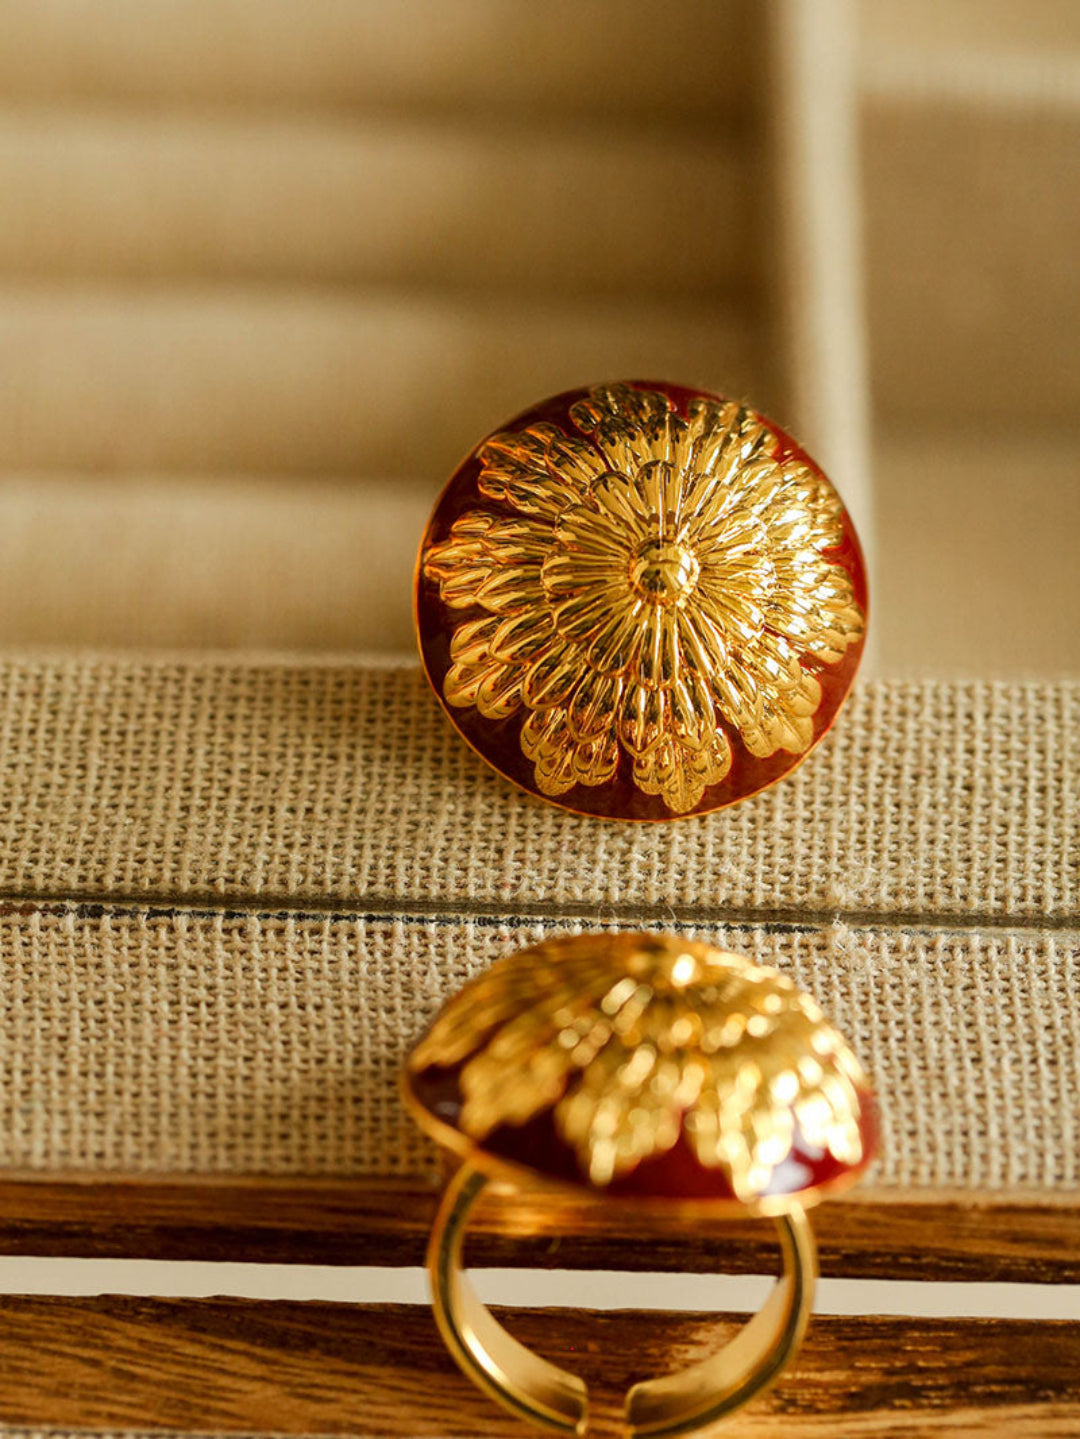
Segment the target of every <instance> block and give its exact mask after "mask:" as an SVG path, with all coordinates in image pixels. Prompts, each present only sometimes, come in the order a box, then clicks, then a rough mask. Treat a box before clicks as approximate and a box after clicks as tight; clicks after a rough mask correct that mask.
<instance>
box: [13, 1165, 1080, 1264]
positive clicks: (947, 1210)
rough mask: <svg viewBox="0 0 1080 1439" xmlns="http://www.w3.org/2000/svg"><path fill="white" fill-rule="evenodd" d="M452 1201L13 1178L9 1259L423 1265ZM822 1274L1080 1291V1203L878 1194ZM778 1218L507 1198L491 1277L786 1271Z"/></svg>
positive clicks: (830, 1249)
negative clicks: (777, 1239)
mask: <svg viewBox="0 0 1080 1439" xmlns="http://www.w3.org/2000/svg"><path fill="white" fill-rule="evenodd" d="M436 1200H437V1194H436V1191H435V1190H434V1189H433V1188H431V1187H430V1186H429V1185H425V1184H423V1183H421V1182H402V1181H393V1180H379V1179H372V1178H367V1179H357V1180H330V1179H311V1180H302V1179H296V1178H292V1177H290V1178H286V1179H279V1178H274V1177H271V1176H267V1177H254V1176H253V1177H244V1178H221V1179H217V1178H175V1177H173V1178H161V1177H158V1178H140V1177H120V1176H115V1175H97V1176H77V1177H72V1178H70V1179H57V1178H56V1177H54V1176H48V1177H42V1178H34V1177H29V1178H18V1179H16V1178H11V1177H7V1178H0V1253H2V1254H9V1255H10V1254H22V1255H30V1254H39V1255H41V1254H51V1255H67V1256H70V1257H75V1256H81V1257H93V1258H141V1259H148V1258H152V1259H189V1260H233V1261H244V1262H247V1263H275V1264H340V1265H364V1264H374V1265H391V1266H395V1265H415V1264H422V1263H423V1258H424V1247H425V1244H426V1240H427V1234H428V1231H429V1229H430V1227H431V1220H432V1217H433V1215H434V1211H435V1204H436ZM814 1229H815V1233H816V1235H817V1239H818V1248H819V1254H820V1260H821V1271H822V1273H823V1274H826V1275H830V1276H845V1277H848V1278H888V1279H935V1280H962V1281H982V1282H987V1281H998V1282H1011V1283H1021V1282H1023V1283H1047V1284H1065V1283H1080V1195H1077V1196H1073V1197H1070V1198H1069V1199H1062V1200H1056V1201H1055V1200H1053V1199H1048V1198H1047V1197H1046V1196H1043V1195H1034V1194H1033V1195H1002V1194H990V1193H987V1194H985V1195H973V1194H971V1193H969V1192H964V1193H957V1194H952V1195H950V1194H943V1193H940V1192H936V1191H928V1192H926V1193H918V1192H903V1191H896V1190H887V1189H875V1188H866V1189H861V1190H856V1191H854V1192H853V1193H852V1194H850V1195H846V1196H844V1197H843V1198H841V1199H838V1200H835V1201H833V1202H831V1203H828V1204H825V1205H822V1206H821V1207H820V1208H819V1209H817V1210H815V1212H814ZM774 1254H775V1245H774V1240H773V1230H772V1225H771V1224H770V1223H769V1222H768V1221H760V1220H745V1221H731V1220H726V1221H717V1222H716V1223H714V1224H704V1223H702V1224H695V1225H694V1226H692V1227H687V1226H685V1225H684V1226H679V1227H674V1226H671V1225H668V1224H663V1223H660V1222H658V1221H656V1220H655V1219H654V1220H651V1221H650V1220H643V1219H642V1217H641V1216H640V1215H638V1216H635V1215H633V1214H632V1213H620V1212H619V1211H618V1210H617V1209H614V1208H613V1207H612V1206H611V1205H610V1204H607V1205H603V1204H592V1205H588V1204H580V1205H573V1204H567V1203H566V1202H565V1201H563V1200H561V1199H559V1200H557V1201H555V1202H554V1203H553V1202H552V1200H551V1199H550V1198H532V1199H525V1198H520V1197H519V1198H514V1199H510V1200H508V1199H500V1198H498V1197H494V1198H492V1199H491V1200H489V1201H487V1203H486V1204H485V1206H484V1208H483V1209H482V1210H481V1211H480V1213H479V1215H478V1218H477V1222H476V1224H475V1226H474V1230H473V1237H472V1239H471V1242H470V1250H469V1260H470V1263H472V1264H477V1265H492V1266H505V1265H528V1266H537V1267H543V1268H566V1269H616V1270H627V1271H635V1270H637V1271H653V1272H662V1271H667V1272H674V1273H695V1272H696V1273H701V1272H708V1271H712V1270H722V1271H724V1272H729V1273H755V1272H762V1271H764V1272H770V1271H771V1270H772V1268H773V1267H774V1263H775V1259H774Z"/></svg>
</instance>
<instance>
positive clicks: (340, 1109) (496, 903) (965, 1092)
mask: <svg viewBox="0 0 1080 1439" xmlns="http://www.w3.org/2000/svg"><path fill="white" fill-rule="evenodd" d="M0 694H2V696H3V700H2V704H0V895H2V898H3V912H2V914H0V962H2V981H3V985H2V991H0V1105H2V1107H3V1113H2V1115H0V1163H2V1164H3V1165H4V1166H5V1167H10V1168H18V1169H21V1168H33V1169H36V1170H45V1171H49V1170H52V1171H62V1170H76V1171H78V1170H85V1171H89V1170H112V1171H139V1172H173V1173H179V1172H184V1173H221V1174H250V1173H260V1172H268V1173H275V1174H279V1175H281V1174H292V1173H295V1174H328V1175H329V1174H332V1175H348V1174H385V1175H395V1176H407V1175H420V1174H427V1173H429V1172H431V1170H432V1165H433V1155H432V1152H431V1151H430V1149H429V1148H428V1147H427V1146H426V1144H425V1143H423V1142H422V1141H421V1140H420V1139H419V1137H418V1135H417V1134H416V1133H415V1132H414V1130H413V1129H412V1127H411V1125H410V1124H409V1123H408V1121H407V1120H406V1118H405V1116H404V1115H403V1113H402V1111H401V1109H400V1107H399V1104H398V1101H397V1098H396V1093H395V1079H396V1073H397V1070H398V1067H399V1064H400V1061H401V1058H402V1055H403V1054H404V1052H405V1050H406V1049H407V1048H408V1046H409V1045H410V1044H411V1042H412V1041H413V1040H414V1039H415V1037H416V1036H417V1035H418V1034H419V1032H420V1031H421V1029H422V1028H423V1026H424V1025H425V1023H426V1022H427V1020H428V1019H429V1018H430V1016H431V1015H432V1013H433V1012H434V1010H435V1009H436V1008H437V1006H438V1005H439V1003H440V1002H441V1001H442V1000H443V998H445V997H446V996H447V995H448V994H449V993H451V992H452V991H453V990H454V989H455V988H457V987H458V986H459V985H460V984H461V983H462V982H463V981H464V980H465V979H466V978H467V977H469V976H470V975H473V974H475V973H477V972H478V971H479V970H480V969H482V968H483V967H484V966H485V965H487V964H489V963H490V962H491V961H492V960H494V959H495V958H497V957H498V956H499V955H501V954H504V953H506V952H508V951H509V950H510V949H512V948H514V947H516V946H518V945H520V944H524V943H528V942H532V941H535V940H537V939H539V938H542V937H543V936H544V935H546V934H549V933H552V932H554V931H556V930H566V929H581V928H596V927H599V926H601V925H607V926H616V927H623V928H625V927H630V926H642V925H650V926H660V927H664V928H674V929H679V930H681V931H685V932H687V933H695V934H702V935H706V936H709V937H712V938H716V939H719V940H720V941H721V942H723V943H726V944H728V945H729V946H730V947H732V948H737V949H741V950H744V951H747V952H749V953H751V954H753V955H755V956H757V957H759V958H761V959H762V960H764V961H766V962H768V963H771V964H776V965H778V966H779V967H780V968H783V969H786V970H788V971H789V972H791V973H793V974H794V975H795V976H796V977H797V978H798V979H799V980H800V981H801V982H802V983H803V984H805V985H806V986H807V987H808V988H810V989H811V990H812V991H813V992H814V993H815V994H817V996H818V997H819V999H820V1000H821V1002H822V1003H823V1005H824V1006H825V1008H826V1009H827V1010H828V1011H829V1012H830V1013H831V1014H832V1015H833V1017H834V1018H835V1020H836V1021H837V1023H838V1024H839V1025H840V1026H841V1027H842V1028H843V1029H844V1031H845V1032H846V1033H847V1034H848V1035H849V1036H850V1037H851V1039H852V1040H853V1041H854V1043H855V1045H856V1047H857V1049H858V1050H859V1053H860V1054H861V1056H862V1057H863V1059H864V1060H865V1062H866V1064H867V1066H868V1068H869V1069H870V1070H871V1072H872V1075H873V1078H874V1080H875V1082H876V1084H877V1086H878V1089H879V1092H880V1095H881V1097H882V1102H883V1123H884V1144H883V1158H882V1160H881V1162H880V1164H879V1167H878V1170H877V1180H878V1182H880V1183H883V1184H886V1185H892V1186H904V1187H920V1188H925V1187H943V1188H955V1187H958V1188H967V1189H972V1190H977V1189H979V1190H981V1189H994V1190H1007V1189H1027V1188H1040V1189H1044V1190H1048V1191H1068V1190H1070V1189H1074V1188H1075V1187H1076V1184H1077V1182H1078V1169H1080V1143H1078V1139H1080V1136H1078V1133H1077V1117H1076V1116H1077V1108H1078V1104H1077V1100H1078V1094H1080V984H1078V979H1080V975H1078V972H1077V971H1078V969H1080V962H1078V961H1080V941H1078V925H1077V919H1076V880H1077V870H1076V865H1077V853H1078V850H1077V847H1076V837H1077V836H1076V829H1077V822H1078V821H1077V806H1076V800H1075V795H1076V792H1077V791H1076V748H1077V723H1076V720H1077V714H1078V709H1080V704H1078V700H1080V687H1078V686H1067V685H1055V686H1049V685H1035V684H1030V685H989V684H986V685H982V684H973V685H962V686H947V685H941V684H923V685H919V684H909V683H904V684H899V683H890V682H876V683H869V684H865V685H863V686H862V687H861V688H860V689H859V691H858V694H857V696H856V697H855V698H854V699H853V700H852V702H851V704H850V706H849V708H848V709H847V710H846V711H845V713H844V714H843V716H842V717H841V719H840V721H839V722H838V725H837V728H836V730H835V732H834V734H833V735H832V736H831V737H830V738H829V739H827V740H826V742H825V743H824V745H823V746H822V748H821V749H820V751H819V752H817V753H816V754H815V755H813V756H812V757H811V758H810V759H809V760H808V761H807V763H806V764H805V765H804V766H803V767H802V768H801V769H800V770H799V771H798V773H797V774H796V775H795V776H793V777H792V778H790V779H789V780H787V781H786V782H785V783H783V784H781V785H780V786H778V787H777V788H776V789H775V790H773V791H772V792H771V793H769V794H766V795H764V796H761V797H759V798H758V799H756V800H753V801H751V802H749V803H747V804H745V805H742V806H740V807H737V808H736V809H734V810H731V811H728V812H723V813H720V814H717V815H714V816H711V817H709V818H706V819H701V820H694V821H687V822H682V823H678V824H671V825H659V826H647V827H641V826H619V825H613V824H610V823H603V822H600V821H593V820H585V819H579V818H575V817H573V816H570V815H567V814H564V813H562V812H561V811H559V810H556V809H555V808H553V807H551V806H547V805H544V804H541V803H539V802H537V801H535V800H532V799H530V798H528V797H527V796H525V795H523V794H519V793H518V792H517V791H515V790H513V789H512V788H510V787H509V786H507V785H506V784H505V783H504V782H502V781H501V780H500V779H498V777H496V776H495V775H493V774H492V773H490V772H489V771H488V770H487V769H486V767H485V766H484V765H483V764H482V763H481V762H480V761H479V760H478V759H477V758H476V757H475V756H474V755H473V754H472V753H471V751H469V750H467V749H466V748H465V747H464V746H463V745H462V744H461V742H460V741H459V740H458V739H457V737H456V736H455V735H454V733H453V731H452V730H451V729H450V727H449V725H448V724H447V722H446V720H445V718H444V717H443V716H442V714H441V713H440V711H439V708H438V706H437V704H436V703H435V701H434V699H433V697H432V696H431V695H430V694H429V692H428V691H427V690H426V688H425V686H424V684H423V683H422V682H421V680H420V678H419V676H418V674H417V672H416V670H415V669H414V668H413V667H412V666H393V665H391V666H372V665H365V664H359V663H357V664H348V665H346V664H332V663H328V664H325V665H322V666H312V665H310V664H308V663H305V664H303V665H301V664H298V663H291V662H287V661H266V662H259V663H255V662H248V663H245V662H242V661H239V660H229V661H227V662H226V661H220V662H219V661H215V660H212V659H206V660H194V661H184V662H178V661H172V660H145V661H143V660H133V659H123V660H120V659H115V658H110V659H96V660H95V659H85V660H79V661H75V660H65V659H55V658H44V659H33V658H24V659H9V660H8V661H7V663H6V664H5V665H4V666H3V669H2V674H0Z"/></svg>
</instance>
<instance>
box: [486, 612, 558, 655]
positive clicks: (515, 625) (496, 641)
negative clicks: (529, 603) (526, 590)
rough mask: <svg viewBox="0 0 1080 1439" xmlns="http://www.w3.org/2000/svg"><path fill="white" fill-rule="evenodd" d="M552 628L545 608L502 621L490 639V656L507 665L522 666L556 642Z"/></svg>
mask: <svg viewBox="0 0 1080 1439" xmlns="http://www.w3.org/2000/svg"><path fill="white" fill-rule="evenodd" d="M555 639H556V634H555V626H554V624H553V623H552V620H551V615H550V614H548V612H547V611H546V610H544V609H540V608H539V607H537V608H531V609H527V610H523V611H522V612H521V613H520V614H516V615H511V616H510V617H509V618H508V619H505V620H503V621H502V622H501V623H500V624H499V627H498V629H497V630H496V631H495V633H494V635H493V636H492V638H491V653H492V654H493V655H494V656H495V658H496V659H499V660H504V661H505V662H506V663H507V664H522V663H525V662H527V661H528V660H531V659H534V658H535V657H536V656H537V655H539V654H540V653H541V652H542V651H544V650H547V649H548V648H549V647H550V646H551V644H552V643H553V642H554V641H555Z"/></svg>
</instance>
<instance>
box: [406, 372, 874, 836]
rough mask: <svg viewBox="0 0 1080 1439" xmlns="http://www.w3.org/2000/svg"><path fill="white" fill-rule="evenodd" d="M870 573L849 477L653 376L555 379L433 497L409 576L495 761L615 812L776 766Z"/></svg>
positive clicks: (782, 766) (814, 724) (779, 433)
mask: <svg viewBox="0 0 1080 1439" xmlns="http://www.w3.org/2000/svg"><path fill="white" fill-rule="evenodd" d="M866 615H867V589H866V574H865V568H864V565H863V560H862V555H861V553H860V550H859V543H858V539H857V537H856V534H855V530H854V527H853V525H852V523H851V519H850V517H849V515H848V513H847V511H846V510H845V509H844V506H843V504H842V502H841V500H840V497H839V496H838V494H837V493H836V490H835V489H834V488H833V486H832V485H831V484H830V482H829V480H828V479H827V478H826V477H825V475H824V474H823V473H822V472H821V470H820V469H819V468H818V467H817V465H815V464H814V462H813V460H811V459H810V457H809V456H808V455H807V454H806V453H805V452H804V451H803V450H802V449H801V448H800V447H799V446H798V445H797V444H796V442H795V441H794V440H793V439H792V438H791V436H790V435H787V434H785V433H784V431H783V430H781V429H780V428H779V426H777V425H775V424H774V423H773V422H772V421H770V420H767V419H765V418H764V417H763V416H762V415H759V414H758V413H757V412H756V411H755V410H752V409H749V408H748V407H747V406H745V405H743V404H741V403H740V402H738V401H736V400H726V399H723V398H721V397H720V396H718V395H713V394H709V393H708V392H706V391H702V390H689V389H686V388H685V387H682V386H679V385H668V384H660V383H656V382H648V383H644V382H641V383H639V382H632V383H631V382H626V383H620V384H611V385H597V386H594V387H593V388H591V389H584V390H573V391H569V392H568V393H566V394H563V395H556V396H555V397H554V398H552V399H550V400H546V401H544V402H543V403H542V404H540V405H537V406H535V407H534V408H533V409H531V410H528V411H526V412H525V413H524V414H523V415H519V416H518V417H517V418H516V419H515V420H512V421H510V422H509V424H507V425H506V426H505V427H504V428H503V429H502V430H500V431H497V432H496V433H494V434H492V435H489V436H488V438H487V439H485V440H483V441H482V442H481V443H480V444H479V445H477V446H476V448H475V449H474V450H473V451H472V452H471V453H470V454H469V455H468V456H466V458H465V460H464V461H463V462H462V463H461V465H460V466H459V467H458V469H457V471H456V472H455V473H454V475H453V476H452V478H451V480H450V482H449V484H448V485H447V487H446V489H445V490H444V491H443V493H442V495H441V497H440V498H439V500H438V502H437V503H436V506H435V509H434V511H433V513H432V516H431V519H430V520H429V522H428V525H427V528H426V530H425V532H424V537H423V540H422V542H421V546H420V554H419V559H418V565H417V576H416V620H417V632H418V637H419V642H420V651H421V656H422V658H423V662H424V667H425V669H426V671H427V674H428V677H429V679H430V680H431V683H432V685H433V687H434V689H435V691H436V693H437V694H438V696H439V698H440V699H441V700H442V702H443V705H444V707H445V709H446V712H447V714H448V715H449V716H450V719H451V720H452V722H453V724H454V725H455V726H456V727H457V729H458V731H459V732H460V733H461V735H462V736H463V737H464V738H465V739H466V740H467V741H468V742H469V743H470V744H471V745H472V746H473V748H474V749H475V750H477V752H478V753H479V754H480V755H481V756H482V757H483V758H484V759H486V760H487V761H488V763H489V764H491V765H492V766H493V767H494V768H495V769H497V770H498V771H499V773H500V774H502V775H503V776H504V777H505V778H507V779H510V780H512V781H513V782H514V783H516V784H518V785H519V786H521V787H522V788H523V789H526V790H528V791H529V792H530V793H532V794H535V795H539V796H541V797H543V798H545V799H548V800H551V801H552V802H554V803H556V804H559V805H562V806H563V807H564V808H566V809H570V810H574V811H576V812H578V813H582V814H591V815H600V816H604V817H607V818H613V819H630V820H657V819H671V818H673V817H676V816H681V815H691V814H704V813H707V812H708V811H710V810H715V809H720V808H722V807H723V806H724V805H729V804H733V803H735V802H736V801H737V800H740V799H745V798H746V797H747V796H748V795H752V794H755V793H757V792H758V791H759V790H762V789H764V788H766V787H767V786H768V785H771V784H774V783H775V782H776V781H777V780H778V779H780V778H781V777H782V776H784V775H785V774H787V773H788V771H789V770H791V769H793V768H794V766H795V765H796V764H798V763H799V762H800V761H801V760H802V759H803V758H804V757H805V756H806V755H807V754H808V753H809V752H810V750H811V749H812V748H813V746H814V745H815V744H816V743H817V742H818V740H820V739H821V738H822V736H823V735H824V734H825V732H826V731H827V730H828V728H829V727H830V725H831V724H832V722H833V720H834V719H835V717H836V714H837V711H838V710H839V708H840V705H841V703H842V702H843V700H844V698H845V696H846V695H847V692H848V690H849V689H850V687H851V682H852V680H853V678H854V675H855V670H856V668H857V666H858V662H859V658H860V656H861V654H862V648H863V642H864V639H865V633H866Z"/></svg>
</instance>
